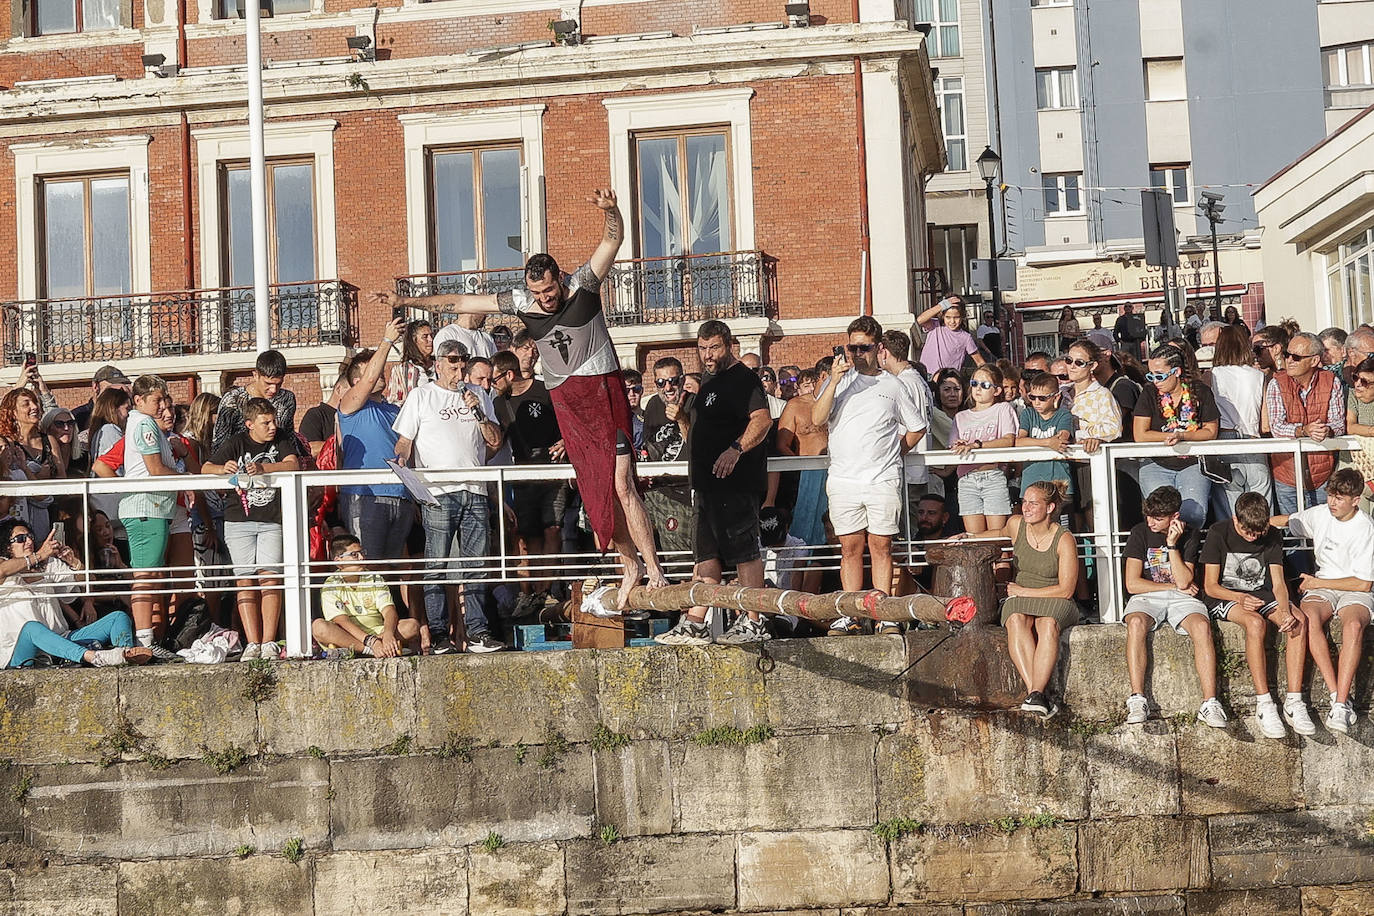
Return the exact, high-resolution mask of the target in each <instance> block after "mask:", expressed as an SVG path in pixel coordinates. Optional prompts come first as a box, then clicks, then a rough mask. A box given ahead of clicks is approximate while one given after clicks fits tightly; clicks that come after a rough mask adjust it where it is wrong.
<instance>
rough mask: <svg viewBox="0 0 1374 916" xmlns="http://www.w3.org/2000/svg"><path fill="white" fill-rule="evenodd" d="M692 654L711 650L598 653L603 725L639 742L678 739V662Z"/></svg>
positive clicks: (647, 648)
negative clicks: (667, 738)
mask: <svg viewBox="0 0 1374 916" xmlns="http://www.w3.org/2000/svg"><path fill="white" fill-rule="evenodd" d="M689 651H693V652H695V651H701V652H705V651H708V650H705V649H674V648H669V647H668V646H645V647H643V648H633V649H625V650H623V651H619V652H598V653H596V665H597V671H596V679H597V700H598V702H599V704H600V712H601V721H602V722H603V723H605V725H606V726H607V727H608V728H610V729H611V730H612V731H617V732H625V733H626V734H629V735H632V736H634V737H636V738H666V737H672V736H673V735H675V734H676V733H677V724H676V721H675V717H676V712H677V693H678V683H677V659H678V653H679V652H689ZM716 651H718V652H719V651H722V650H719V649H717V650H716ZM760 721H762V717H760ZM749 724H751V725H752V724H754V723H749Z"/></svg>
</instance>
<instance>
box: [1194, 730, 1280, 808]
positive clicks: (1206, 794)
mask: <svg viewBox="0 0 1374 916" xmlns="http://www.w3.org/2000/svg"><path fill="white" fill-rule="evenodd" d="M1300 765H1301V755H1300V753H1299V751H1298V746H1297V739H1296V738H1295V737H1294V736H1292V735H1291V734H1290V735H1289V736H1288V737H1287V738H1285V739H1283V740H1281V741H1274V740H1272V739H1269V738H1265V737H1264V736H1262V735H1261V734H1260V733H1259V726H1258V725H1257V724H1256V722H1255V720H1254V718H1253V717H1249V716H1247V717H1244V718H1241V719H1237V720H1235V721H1233V722H1232V723H1231V724H1230V725H1229V726H1227V727H1226V728H1224V729H1220V728H1209V727H1207V726H1205V725H1203V724H1201V723H1198V722H1193V723H1190V724H1188V725H1186V726H1184V727H1183V728H1181V729H1180V730H1179V732H1178V768H1179V780H1180V785H1181V787H1182V790H1183V813H1184V814H1220V813H1225V812H1231V811H1265V810H1276V809H1277V810H1283V809H1287V808H1295V807H1297V806H1298V805H1300V804H1301V803H1302V773H1301V770H1300Z"/></svg>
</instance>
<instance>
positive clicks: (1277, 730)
mask: <svg viewBox="0 0 1374 916" xmlns="http://www.w3.org/2000/svg"><path fill="white" fill-rule="evenodd" d="M1255 718H1256V719H1257V720H1259V730H1260V734H1261V735H1263V736H1264V737H1266V738H1275V739H1278V738H1287V737H1288V729H1286V728H1284V727H1283V716H1280V715H1279V708H1278V707H1277V706H1275V705H1274V702H1273V701H1272V700H1270V701H1269V702H1268V703H1260V704H1258V705H1256V706H1255ZM1208 724H1209V725H1210V724H1211V723H1210V722H1209V723H1208Z"/></svg>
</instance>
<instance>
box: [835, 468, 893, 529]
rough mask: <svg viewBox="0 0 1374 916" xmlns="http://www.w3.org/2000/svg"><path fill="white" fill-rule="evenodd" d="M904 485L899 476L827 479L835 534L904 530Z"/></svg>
mask: <svg viewBox="0 0 1374 916" xmlns="http://www.w3.org/2000/svg"><path fill="white" fill-rule="evenodd" d="M901 487H902V482H901V481H900V480H884V481H880V482H878V483H859V482H857V481H852V480H836V479H835V478H834V477H830V478H829V479H827V480H826V482H825V495H826V496H827V497H828V498H829V500H830V525H831V527H832V528H834V529H835V533H836V534H853V533H854V532H856V531H864V530H867V531H868V533H869V534H885V535H888V536H891V535H894V534H896V533H897V532H898V531H900V530H901V524H900V522H901V517H902V491H901Z"/></svg>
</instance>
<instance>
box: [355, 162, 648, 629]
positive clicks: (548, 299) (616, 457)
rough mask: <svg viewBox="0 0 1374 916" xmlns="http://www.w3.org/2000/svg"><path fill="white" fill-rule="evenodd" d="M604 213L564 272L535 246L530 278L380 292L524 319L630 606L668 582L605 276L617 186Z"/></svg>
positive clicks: (614, 242) (604, 202)
mask: <svg viewBox="0 0 1374 916" xmlns="http://www.w3.org/2000/svg"><path fill="white" fill-rule="evenodd" d="M587 201H588V202H589V203H592V204H595V205H596V206H597V207H598V208H600V209H601V210H604V211H605V213H606V230H605V234H604V235H603V236H602V238H601V244H600V245H598V246H597V248H596V251H595V252H593V253H592V256H591V259H590V260H589V261H587V263H586V264H584V265H582V266H581V267H579V268H578V269H577V270H576V271H574V272H573V273H572V275H571V276H567V277H564V276H563V275H562V274H561V273H560V272H559V270H558V263H557V262H556V261H554V259H553V258H552V257H550V256H549V255H547V254H537V255H534V256H533V257H532V258H530V259H529V261H528V262H526V264H525V287H524V289H514V290H509V291H507V292H502V293H497V294H495V295H479V296H473V295H461V294H443V293H441V294H438V295H433V296H401V295H399V294H396V293H390V292H378V293H375V294H374V295H373V299H374V301H376V302H378V303H380V304H381V305H382V306H383V307H386V306H390V307H392V308H396V307H402V306H408V305H412V304H413V305H415V306H418V307H420V308H427V309H431V310H436V311H438V310H449V311H456V312H460V313H465V314H479V315H480V314H490V313H493V312H500V313H501V314H503V315H514V316H515V317H517V318H519V319H520V320H521V321H522V322H524V324H525V327H526V328H528V329H529V332H530V334H531V335H532V336H533V337H534V339H535V343H536V345H537V346H538V348H539V357H540V360H541V362H542V364H543V369H544V384H545V385H546V386H548V389H549V394H550V396H551V397H552V399H553V405H554V410H555V411H556V413H557V416H558V424H559V426H560V427H561V428H562V429H565V430H575V431H576V433H575V434H573V435H569V436H566V437H565V439H564V444H565V445H566V447H567V451H568V458H569V460H571V461H572V465H573V470H574V471H576V473H577V487H578V490H579V491H580V492H581V494H582V501H583V504H584V505H585V507H586V510H587V518H588V519H589V520H590V521H591V524H592V529H593V531H594V532H595V533H596V537H597V542H598V543H599V544H600V546H601V548H602V549H603V550H604V549H605V548H606V545H607V544H612V543H613V544H614V545H615V548H616V550H618V551H619V552H620V556H621V561H622V562H623V564H624V567H625V579H624V582H623V585H622V587H621V589H620V605H621V609H622V610H623V609H624V607H625V602H626V601H627V599H628V597H629V591H630V587H632V586H635V585H638V584H639V581H640V579H641V578H643V577H644V575H645V574H646V573H647V574H648V577H649V585H650V586H651V587H657V586H661V585H667V584H668V580H667V579H666V578H664V575H663V567H662V566H661V565H660V564H659V561H658V553H657V551H655V549H654V534H653V528H652V527H650V525H649V516H648V513H647V512H645V510H644V501H643V500H642V499H641V498H640V495H639V489H638V487H637V485H636V483H635V475H634V462H633V451H634V449H633V447H632V445H631V443H632V441H633V438H632V436H633V434H632V432H631V429H632V427H631V425H630V424H631V419H630V404H629V401H628V400H626V397H625V384H624V381H623V380H622V379H621V376H620V364H619V361H618V360H617V358H616V354H615V347H614V346H613V345H612V344H611V334H610V331H609V329H608V328H607V327H606V318H605V315H604V314H603V313H602V310H601V292H600V290H601V281H602V280H604V279H605V278H606V275H607V274H608V273H609V272H610V269H611V265H612V264H613V263H614V261H615V255H616V252H617V251H619V250H620V243H621V241H622V240H623V239H624V238H625V224H624V222H623V221H622V220H621V217H620V209H619V208H618V207H617V206H616V200H615V192H614V191H610V190H601V189H597V190H596V191H594V192H593V193H592V196H591V197H588V198H587Z"/></svg>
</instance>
